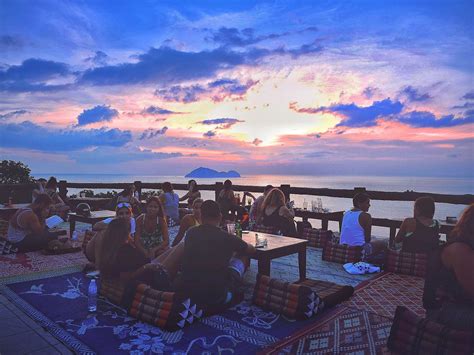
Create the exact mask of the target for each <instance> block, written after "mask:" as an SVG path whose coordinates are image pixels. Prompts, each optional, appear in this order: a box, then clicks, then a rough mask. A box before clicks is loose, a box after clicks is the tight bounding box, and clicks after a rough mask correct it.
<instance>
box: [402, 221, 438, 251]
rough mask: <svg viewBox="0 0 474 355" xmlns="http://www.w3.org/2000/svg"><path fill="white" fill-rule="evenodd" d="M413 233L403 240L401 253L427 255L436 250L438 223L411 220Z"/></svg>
mask: <svg viewBox="0 0 474 355" xmlns="http://www.w3.org/2000/svg"><path fill="white" fill-rule="evenodd" d="M412 223H413V224H414V228H415V231H414V232H413V233H412V234H411V235H410V234H407V235H406V237H405V238H404V239H403V244H402V251H404V252H410V253H427V252H430V251H433V250H434V249H436V247H437V246H438V244H439V223H438V221H436V220H431V221H430V222H429V224H425V223H423V221H421V220H419V219H418V218H413V222H412Z"/></svg>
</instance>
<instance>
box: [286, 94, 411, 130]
mask: <svg viewBox="0 0 474 355" xmlns="http://www.w3.org/2000/svg"><path fill="white" fill-rule="evenodd" d="M289 107H290V109H291V110H293V111H296V112H300V113H311V114H316V113H332V114H337V115H340V116H342V120H341V122H339V123H338V124H337V125H336V127H339V126H345V127H370V126H375V125H376V124H377V122H376V120H377V119H378V118H380V117H385V116H389V115H394V114H398V113H400V112H401V111H402V109H403V104H402V103H401V102H399V101H392V100H390V99H389V98H388V99H385V100H382V101H374V102H373V103H372V105H371V106H367V107H360V106H358V105H356V104H354V103H352V104H334V105H331V106H328V107H318V108H298V107H297V105H296V103H295V102H292V103H290V106H289Z"/></svg>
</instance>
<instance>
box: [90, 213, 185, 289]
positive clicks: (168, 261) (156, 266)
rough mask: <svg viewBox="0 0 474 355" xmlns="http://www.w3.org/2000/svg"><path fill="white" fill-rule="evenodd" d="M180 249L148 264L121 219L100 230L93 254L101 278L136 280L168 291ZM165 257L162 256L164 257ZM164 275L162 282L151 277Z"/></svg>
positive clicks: (171, 250) (175, 249) (172, 250)
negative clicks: (98, 242)
mask: <svg viewBox="0 0 474 355" xmlns="http://www.w3.org/2000/svg"><path fill="white" fill-rule="evenodd" d="M183 250H184V249H183V246H178V247H176V248H172V249H170V250H169V251H167V252H166V253H163V254H162V255H160V257H159V258H157V259H155V260H153V261H152V263H150V262H149V260H148V258H147V257H145V255H143V253H142V252H140V251H139V250H138V249H137V248H135V246H134V243H133V242H132V240H131V238H130V224H129V223H128V222H127V221H126V220H125V219H120V218H117V219H114V220H113V221H112V222H110V223H109V224H108V225H107V229H106V230H105V231H103V237H102V241H101V244H100V246H99V248H98V252H97V254H96V260H95V262H96V265H97V267H98V269H99V271H100V273H101V275H102V276H105V277H110V278H119V279H121V280H122V281H125V282H128V281H140V282H144V283H147V284H149V285H150V286H152V287H154V288H157V289H168V288H169V282H170V280H171V279H172V278H174V276H175V275H176V273H177V271H178V267H179V262H180V261H181V260H182V256H183ZM165 254H166V255H165ZM163 273H164V274H165V275H166V280H163V278H157V277H155V276H162V275H163Z"/></svg>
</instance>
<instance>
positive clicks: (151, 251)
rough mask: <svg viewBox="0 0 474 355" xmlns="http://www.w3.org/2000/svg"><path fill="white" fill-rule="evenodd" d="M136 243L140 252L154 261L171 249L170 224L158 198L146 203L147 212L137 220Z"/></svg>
mask: <svg viewBox="0 0 474 355" xmlns="http://www.w3.org/2000/svg"><path fill="white" fill-rule="evenodd" d="M135 242H136V246H137V248H138V250H140V251H141V252H142V253H143V254H144V255H145V256H146V257H148V258H149V259H153V258H155V257H156V256H158V255H160V254H161V253H163V252H164V251H165V250H166V249H168V247H169V236H168V224H167V223H166V217H165V214H164V211H163V206H162V205H161V201H160V199H159V198H158V197H157V196H152V197H150V198H149V199H148V200H147V202H146V212H145V213H143V214H141V215H140V216H139V217H138V218H137V232H136V234H135Z"/></svg>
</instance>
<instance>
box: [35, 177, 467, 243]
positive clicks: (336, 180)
mask: <svg viewBox="0 0 474 355" xmlns="http://www.w3.org/2000/svg"><path fill="white" fill-rule="evenodd" d="M33 175H34V176H35V177H36V178H40V177H43V178H46V179H47V178H48V177H50V176H55V177H56V178H57V179H58V180H66V181H68V182H120V183H126V182H130V183H132V182H134V181H142V182H165V181H170V182H171V183H186V182H187V181H188V178H185V177H184V176H166V175H127V174H59V173H57V174H45V173H37V174H35V173H33ZM195 180H196V181H197V182H198V184H214V183H215V182H217V181H223V180H224V179H216V178H205V179H204V178H203V179H199V178H198V179H195ZM231 180H232V182H233V183H234V184H236V185H261V186H264V185H267V184H272V185H273V186H279V185H282V184H289V185H291V186H293V187H315V188H332V189H353V188H354V187H365V188H366V189H367V190H375V191H394V192H403V191H407V190H413V191H416V192H431V193H442V194H456V195H458V194H459V195H462V194H474V180H473V179H471V178H452V177H450V178H446V177H416V176H411V177H407V176H307V175H244V176H242V177H240V178H232V179H231ZM79 191H80V189H69V192H68V194H69V195H72V194H78V193H79ZM94 191H95V192H96V193H98V192H105V191H107V190H103V189H95V190H94ZM175 192H176V193H178V195H180V196H181V195H183V194H184V193H185V191H179V190H176V191H175ZM201 194H202V196H203V198H204V199H213V198H214V192H213V191H201ZM254 195H258V194H254ZM317 198H320V199H321V202H322V207H323V208H327V209H329V210H330V211H342V210H347V209H349V208H350V207H351V206H352V201H351V199H346V198H336V197H326V196H319V197H318V196H305V195H291V200H293V201H294V202H295V206H296V207H301V208H303V206H305V205H307V206H308V209H311V202H312V201H313V200H316V199H317ZM465 208H466V206H465V205H453V204H447V203H436V211H435V218H437V219H446V217H457V218H459V216H460V214H461V213H462V211H463V210H464V209H465ZM369 213H370V214H371V215H372V216H373V217H378V218H406V217H411V216H412V215H413V202H409V201H407V202H405V201H371V207H370V211H369ZM311 223H312V224H313V226H314V227H319V223H320V222H319V221H311ZM329 227H330V228H334V229H337V225H336V224H335V223H332V224H331V223H330V225H329ZM388 233H389V231H388V228H383V227H374V228H373V234H374V235H378V236H382V237H385V236H388Z"/></svg>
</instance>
